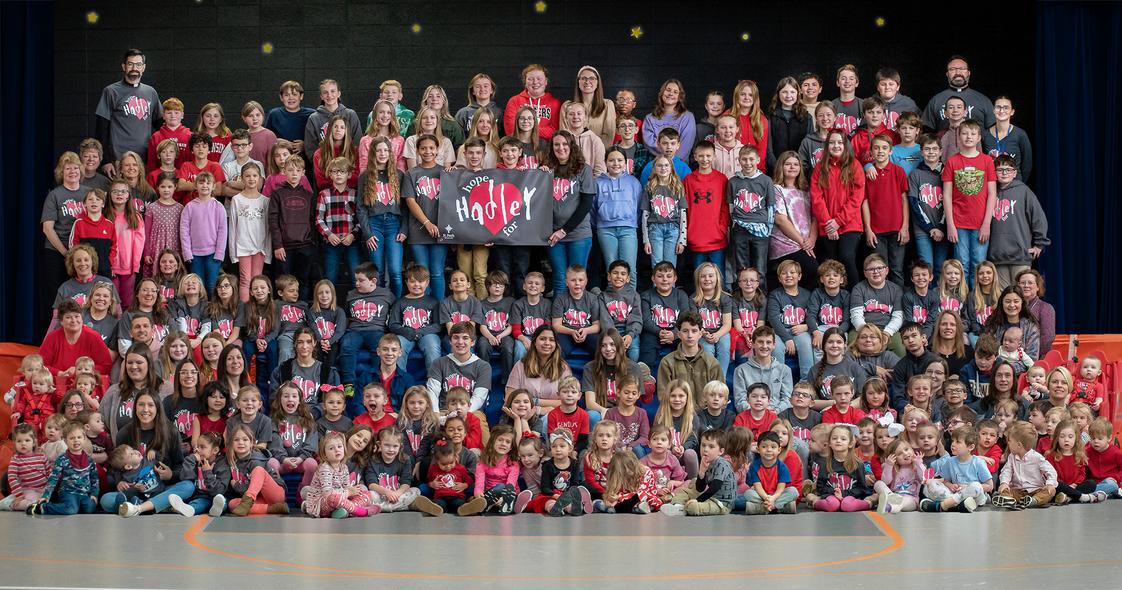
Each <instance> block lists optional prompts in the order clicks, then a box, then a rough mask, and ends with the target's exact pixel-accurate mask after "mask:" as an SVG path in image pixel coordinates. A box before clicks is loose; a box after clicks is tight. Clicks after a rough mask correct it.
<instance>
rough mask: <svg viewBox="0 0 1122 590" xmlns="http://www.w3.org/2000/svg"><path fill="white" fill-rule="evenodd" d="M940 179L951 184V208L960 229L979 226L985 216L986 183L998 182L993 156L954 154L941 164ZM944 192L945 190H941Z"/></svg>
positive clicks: (978, 227)
mask: <svg viewBox="0 0 1122 590" xmlns="http://www.w3.org/2000/svg"><path fill="white" fill-rule="evenodd" d="M942 178H943V182H948V181H949V182H950V183H951V208H952V209H953V215H954V225H955V227H957V228H959V229H981V227H982V220H983V218H984V217H985V216H986V200H987V199H989V192H988V190H987V189H986V186H987V185H988V184H989V183H991V182H997V172H995V171H994V166H993V158H991V157H989V156H988V155H986V154H984V153H979V154H978V155H977V156H974V157H968V156H964V155H962V154H961V153H958V154H955V155H953V156H951V157H950V159H948V160H947V163H946V164H945V165H943V176H942ZM944 192H946V191H944Z"/></svg>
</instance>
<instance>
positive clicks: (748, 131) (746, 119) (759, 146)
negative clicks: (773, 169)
mask: <svg viewBox="0 0 1122 590" xmlns="http://www.w3.org/2000/svg"><path fill="white" fill-rule="evenodd" d="M731 112H732V111H728V112H726V113H725V114H726V115H727V114H730V113H731ZM739 119H740V120H739V121H738V122H739V123H740V137H739V139H740V143H742V144H744V145H754V146H756V151H757V152H759V154H760V163H759V164H757V165H756V167H757V168H759V169H760V172H763V173H764V174H767V134H768V128H767V126H768V123H767V115H765V114H763V113H760V131H761V133H760V136H759V137H756V135H755V134H754V133H753V132H752V117H751V116H750V115H748V114H743V115H740V117H739Z"/></svg>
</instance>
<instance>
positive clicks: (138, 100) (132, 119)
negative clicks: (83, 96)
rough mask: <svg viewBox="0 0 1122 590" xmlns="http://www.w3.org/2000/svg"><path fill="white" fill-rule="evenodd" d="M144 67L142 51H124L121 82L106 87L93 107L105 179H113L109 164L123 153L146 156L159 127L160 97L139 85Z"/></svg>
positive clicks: (161, 114)
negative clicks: (103, 158)
mask: <svg viewBox="0 0 1122 590" xmlns="http://www.w3.org/2000/svg"><path fill="white" fill-rule="evenodd" d="M146 65H147V64H146V60H145V57H144V52H143V51H141V50H139V49H129V50H127V51H125V55H124V58H123V59H122V60H121V70H122V71H123V72H124V74H125V76H124V79H123V80H118V81H116V82H114V83H112V84H110V85H108V86H106V87H105V88H104V89H103V90H102V91H101V100H99V101H98V103H97V111H96V114H97V119H96V127H95V128H96V135H97V138H98V140H100V141H101V145H102V147H103V149H104V151H105V164H104V165H103V166H102V167H101V170H102V172H104V173H105V175H106V176H108V177H109V178H113V177H114V176H116V174H115V172H116V170H114V168H113V163H114V162H116V161H117V160H118V159H119V158H120V157H121V155H122V154H124V153H125V152H130V151H131V152H136V153H138V154H145V153H148V140H149V138H151V137H152V133H153V132H154V131H156V130H158V129H159V128H160V125H161V124H162V123H163V118H164V115H163V107H162V106H161V104H160V95H158V94H156V89H155V88H152V87H151V86H149V85H147V84H142V83H141V82H140V79H141V77H143V76H144V68H145V67H146Z"/></svg>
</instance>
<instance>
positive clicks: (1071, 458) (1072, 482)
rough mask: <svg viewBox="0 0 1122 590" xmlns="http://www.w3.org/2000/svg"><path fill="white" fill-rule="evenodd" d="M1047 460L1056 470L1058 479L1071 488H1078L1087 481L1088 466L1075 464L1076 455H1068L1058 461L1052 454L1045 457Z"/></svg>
mask: <svg viewBox="0 0 1122 590" xmlns="http://www.w3.org/2000/svg"><path fill="white" fill-rule="evenodd" d="M1044 458H1045V459H1048V462H1049V463H1051V464H1052V467H1055V468H1056V479H1057V480H1058V481H1060V483H1066V484H1067V485H1069V486H1077V485H1079V484H1081V483H1083V480H1085V479H1087V466H1086V465H1083V464H1079V463H1076V462H1075V455H1067V456H1066V457H1063V458H1062V459H1058V460H1057V459H1056V456H1055V455H1053V454H1052V453H1051V452H1049V453H1047V454H1046V455H1044Z"/></svg>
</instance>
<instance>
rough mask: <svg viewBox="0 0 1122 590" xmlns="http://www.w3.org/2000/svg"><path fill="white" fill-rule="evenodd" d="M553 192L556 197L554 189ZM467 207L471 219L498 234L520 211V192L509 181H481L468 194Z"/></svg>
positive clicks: (492, 233)
mask: <svg viewBox="0 0 1122 590" xmlns="http://www.w3.org/2000/svg"><path fill="white" fill-rule="evenodd" d="M554 193H555V195H554V196H555V197H556V191H554ZM468 207H469V209H470V211H471V216H472V218H473V219H475V220H476V221H478V222H479V223H480V224H482V225H483V227H485V228H487V231H489V232H491V235H498V233H499V232H500V231H502V229H503V228H504V227H506V225H507V224H508V223H510V222H511V221H513V220H514V218H515V217H517V216H518V215H519V213H521V212H522V208H523V201H522V193H521V192H520V191H519V190H518V187H517V186H515V185H513V184H510V183H509V182H504V183H502V184H498V183H493V182H481V183H479V184H477V185H476V186H475V187H474V188H472V189H471V192H470V193H469V194H468Z"/></svg>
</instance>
